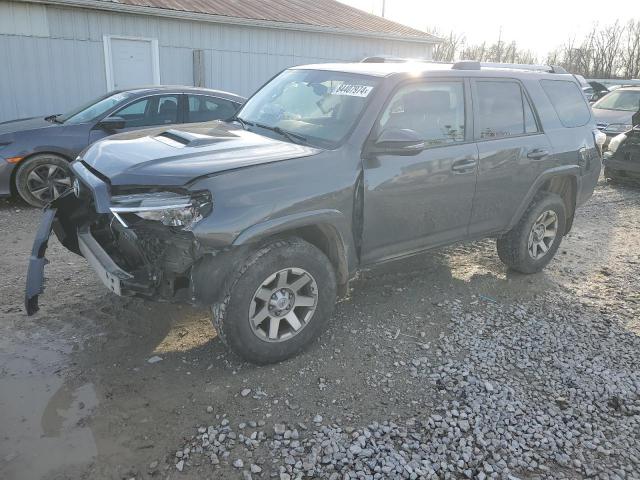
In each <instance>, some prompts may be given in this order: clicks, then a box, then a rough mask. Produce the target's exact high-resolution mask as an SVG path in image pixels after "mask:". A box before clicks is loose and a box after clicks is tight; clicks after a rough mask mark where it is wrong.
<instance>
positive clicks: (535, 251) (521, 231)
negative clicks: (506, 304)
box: [496, 192, 567, 273]
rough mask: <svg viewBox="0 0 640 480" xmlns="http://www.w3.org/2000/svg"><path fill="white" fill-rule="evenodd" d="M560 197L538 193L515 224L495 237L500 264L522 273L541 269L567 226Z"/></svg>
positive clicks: (554, 252) (551, 255) (551, 256)
mask: <svg viewBox="0 0 640 480" xmlns="http://www.w3.org/2000/svg"><path fill="white" fill-rule="evenodd" d="M566 219H567V215H566V210H565V205H564V202H563V201H562V198H561V197H560V196H559V195H557V194H555V193H550V192H541V193H539V194H538V195H537V196H536V198H535V199H534V200H533V202H532V203H531V205H530V206H529V208H528V209H527V211H526V212H525V213H524V215H523V216H522V218H521V219H520V221H519V222H518V224H517V225H516V226H515V227H514V228H513V229H512V230H510V231H509V232H508V233H507V234H506V235H504V236H503V237H500V238H498V241H497V244H496V246H497V250H498V256H499V257H500V260H502V262H503V263H505V264H506V265H507V266H508V267H510V268H511V269H513V270H516V271H518V272H521V273H535V272H539V271H540V270H542V269H543V268H544V267H546V266H547V264H548V263H549V262H550V261H551V259H552V258H553V256H554V255H555V254H556V252H557V250H558V247H559V246H560V242H561V241H562V237H563V235H564V232H565V227H566Z"/></svg>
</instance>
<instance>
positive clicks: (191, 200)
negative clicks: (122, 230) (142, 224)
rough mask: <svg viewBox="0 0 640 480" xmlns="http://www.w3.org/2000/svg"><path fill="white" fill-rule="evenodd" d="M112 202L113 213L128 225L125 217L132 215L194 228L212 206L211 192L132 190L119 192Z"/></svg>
mask: <svg viewBox="0 0 640 480" xmlns="http://www.w3.org/2000/svg"><path fill="white" fill-rule="evenodd" d="M111 202H112V206H111V213H113V215H114V217H116V218H117V219H118V221H119V222H120V223H122V225H123V226H125V227H126V226H127V221H126V216H127V215H130V214H133V215H136V216H137V217H139V218H142V219H145V220H153V221H157V222H161V223H162V224H164V225H166V226H168V227H177V228H180V229H182V230H191V229H192V228H193V227H194V226H195V224H196V223H198V222H199V221H200V220H202V219H203V218H204V217H206V216H207V215H209V213H211V210H212V208H213V202H212V200H211V194H210V193H209V192H196V193H176V192H152V193H133V194H129V195H116V196H114V197H113V198H112V199H111Z"/></svg>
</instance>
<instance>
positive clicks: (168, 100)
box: [113, 95, 178, 128]
mask: <svg viewBox="0 0 640 480" xmlns="http://www.w3.org/2000/svg"><path fill="white" fill-rule="evenodd" d="M113 115H114V116H118V117H122V118H124V120H125V128H135V127H151V126H154V125H168V124H171V123H176V122H177V121H178V96H177V95H154V96H151V97H145V98H143V99H140V100H137V101H135V102H133V103H131V104H129V105H127V106H126V107H124V108H122V109H121V110H119V111H117V112H116V113H114V114H113Z"/></svg>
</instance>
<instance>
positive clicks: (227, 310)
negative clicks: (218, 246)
mask: <svg viewBox="0 0 640 480" xmlns="http://www.w3.org/2000/svg"><path fill="white" fill-rule="evenodd" d="M335 301H336V278H335V272H334V269H333V266H332V264H331V262H330V261H329V259H328V258H327V257H326V256H325V255H324V254H323V253H322V252H321V251H320V250H319V249H318V248H316V247H314V246H313V245H311V244H309V243H307V242H304V241H302V240H300V239H297V238H294V239H286V240H278V241H274V242H272V243H270V244H268V245H266V246H264V247H263V248H261V249H259V250H258V251H256V252H255V253H254V254H253V255H251V256H250V257H249V259H248V260H247V261H246V262H245V263H244V265H242V266H241V267H240V268H239V269H238V270H237V271H236V273H235V275H234V276H233V277H232V278H231V279H230V281H229V282H228V286H227V288H226V295H225V297H224V299H223V300H222V302H220V303H218V304H216V305H214V306H213V308H212V312H213V323H214V326H215V327H216V330H217V331H218V335H219V336H220V338H221V339H222V341H223V342H224V343H225V344H226V345H227V346H229V347H230V348H231V350H233V351H234V352H235V353H237V354H238V355H240V356H241V357H243V358H244V359H245V360H248V361H250V362H253V363H258V364H267V363H274V362H279V361H282V360H284V359H286V358H289V357H291V356H293V355H295V354H296V353H298V352H299V351H300V350H302V349H303V348H304V347H306V346H307V345H308V344H309V343H310V342H311V341H312V340H313V339H314V338H316V337H317V336H318V335H319V334H320V332H321V331H322V330H323V328H324V326H325V325H326V323H327V321H328V320H329V318H330V317H331V314H332V312H333V308H334V305H335Z"/></svg>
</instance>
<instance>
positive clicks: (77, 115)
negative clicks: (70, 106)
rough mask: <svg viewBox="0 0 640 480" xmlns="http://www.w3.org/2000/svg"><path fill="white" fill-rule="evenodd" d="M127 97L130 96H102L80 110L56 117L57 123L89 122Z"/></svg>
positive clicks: (124, 94) (121, 94)
mask: <svg viewBox="0 0 640 480" xmlns="http://www.w3.org/2000/svg"><path fill="white" fill-rule="evenodd" d="M129 97H130V94H128V93H124V92H122V93H116V94H109V95H106V96H102V97H100V98H98V99H94V100H92V101H91V102H89V103H85V104H84V105H82V106H81V107H80V108H76V109H75V110H72V111H71V112H69V113H65V114H64V115H62V116H60V117H58V121H60V122H63V123H69V124H76V123H84V122H90V121H91V120H95V119H96V118H98V117H99V116H100V115H102V114H103V113H106V112H107V111H108V110H110V109H111V108H112V107H115V106H116V105H118V104H119V103H121V102H123V101H124V100H126V99H127V98H129Z"/></svg>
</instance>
